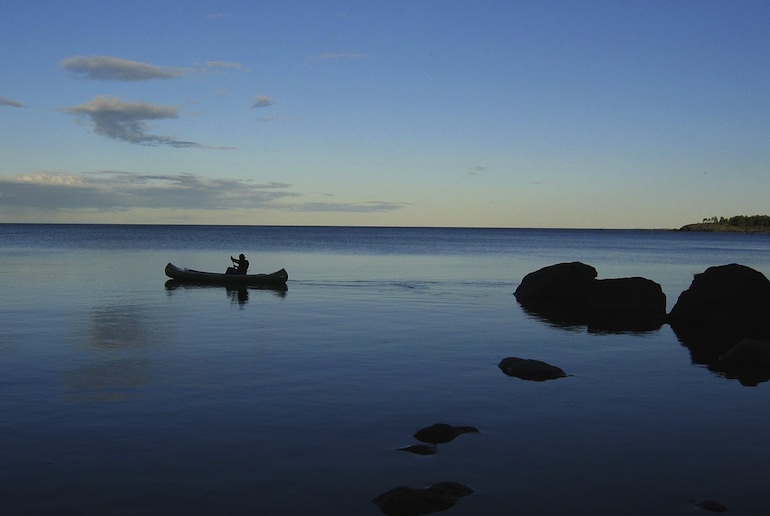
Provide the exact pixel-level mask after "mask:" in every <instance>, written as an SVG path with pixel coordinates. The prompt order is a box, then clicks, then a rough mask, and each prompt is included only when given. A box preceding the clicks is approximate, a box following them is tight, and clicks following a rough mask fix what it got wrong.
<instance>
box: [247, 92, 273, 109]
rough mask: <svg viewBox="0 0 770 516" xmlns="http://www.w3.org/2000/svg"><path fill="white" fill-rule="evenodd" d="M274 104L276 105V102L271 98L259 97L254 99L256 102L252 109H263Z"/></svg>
mask: <svg viewBox="0 0 770 516" xmlns="http://www.w3.org/2000/svg"><path fill="white" fill-rule="evenodd" d="M273 104H275V101H274V100H273V99H272V98H271V97H268V96H267V95H257V96H256V97H254V102H252V103H251V107H253V108H263V107H268V106H272V105H273Z"/></svg>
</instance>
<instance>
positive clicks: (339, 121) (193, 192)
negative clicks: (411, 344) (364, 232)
mask: <svg viewBox="0 0 770 516" xmlns="http://www.w3.org/2000/svg"><path fill="white" fill-rule="evenodd" d="M0 14H2V19H3V24H2V25H3V29H2V38H0V56H1V57H2V59H1V60H0V62H2V65H3V67H4V71H3V73H2V74H0V156H2V157H1V158H0V222H85V223H88V222H108V223H171V224H186V223H203V224H278V225H284V224H285V225H317V224H322V225H373V226H480V227H576V228H585V227H588V228H673V227H679V226H681V225H684V224H687V223H691V222H699V221H701V220H702V219H703V218H705V217H711V216H733V215H753V214H766V213H768V211H770V210H768V197H769V196H768V192H770V65H769V64H770V3H768V2H766V1H764V0H756V1H754V0H740V1H734V2H733V1H717V0H665V1H660V0H651V1H644V2H642V1H622V0H621V1H618V0H607V1H605V0H592V1H591V2H579V1H576V0H575V1H567V0H532V1H529V0H524V1H484V0H481V1H475V2H470V1H454V0H443V1H439V0H409V1H400V0H388V1H379V0H376V1H369V2H358V1H342V0H329V1H324V2H308V1H304V0H303V1H293V0H287V1H283V2H259V1H257V2H255V1H253V0H252V1H245V0H230V1H228V0H217V1H214V0H193V1H184V2H183V1H163V0H153V1H146V0H132V1H130V2H120V3H119V2H110V1H105V0H95V1H85V0H68V1H66V2H62V1H60V0H51V1H42V0H26V1H12V2H4V3H3V4H2V7H0Z"/></svg>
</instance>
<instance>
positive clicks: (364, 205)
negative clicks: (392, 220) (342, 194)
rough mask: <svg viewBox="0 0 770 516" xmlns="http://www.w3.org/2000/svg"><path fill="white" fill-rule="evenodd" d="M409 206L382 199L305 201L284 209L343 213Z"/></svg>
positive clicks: (371, 211)
mask: <svg viewBox="0 0 770 516" xmlns="http://www.w3.org/2000/svg"><path fill="white" fill-rule="evenodd" d="M406 206H409V203H401V202H384V201H370V202H354V203H338V202H306V203H298V204H291V205H286V206H285V207H284V209H286V210H289V211H313V212H324V211H336V212H345V213H379V212H383V211H395V210H400V209H401V208H404V207H406Z"/></svg>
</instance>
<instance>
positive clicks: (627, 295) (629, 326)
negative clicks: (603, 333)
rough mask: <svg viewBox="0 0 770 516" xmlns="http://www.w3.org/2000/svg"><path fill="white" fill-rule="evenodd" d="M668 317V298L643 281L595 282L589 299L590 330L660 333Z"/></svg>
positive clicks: (652, 284)
mask: <svg viewBox="0 0 770 516" xmlns="http://www.w3.org/2000/svg"><path fill="white" fill-rule="evenodd" d="M665 317H666V294H664V293H663V289H662V288H661V287H660V285H659V284H657V283H655V282H654V281H652V280H649V279H646V278H640V277H633V278H616V279H602V280H594V281H593V283H592V284H591V288H590V290H589V296H588V327H589V330H623V331H630V330H639V331H645V330H657V329H659V328H660V327H661V326H662V325H663V321H664V319H665Z"/></svg>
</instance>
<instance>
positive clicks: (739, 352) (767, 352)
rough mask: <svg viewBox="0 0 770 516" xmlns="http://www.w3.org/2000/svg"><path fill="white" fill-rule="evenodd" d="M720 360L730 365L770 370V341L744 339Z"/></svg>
mask: <svg viewBox="0 0 770 516" xmlns="http://www.w3.org/2000/svg"><path fill="white" fill-rule="evenodd" d="M719 360H721V361H722V362H726V363H728V364H735V365H744V366H752V367H767V368H770V340H759V339H743V340H742V341H740V342H739V343H738V344H737V345H736V346H735V347H734V348H732V349H730V351H728V352H727V353H725V354H724V355H722V356H721V357H719Z"/></svg>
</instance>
